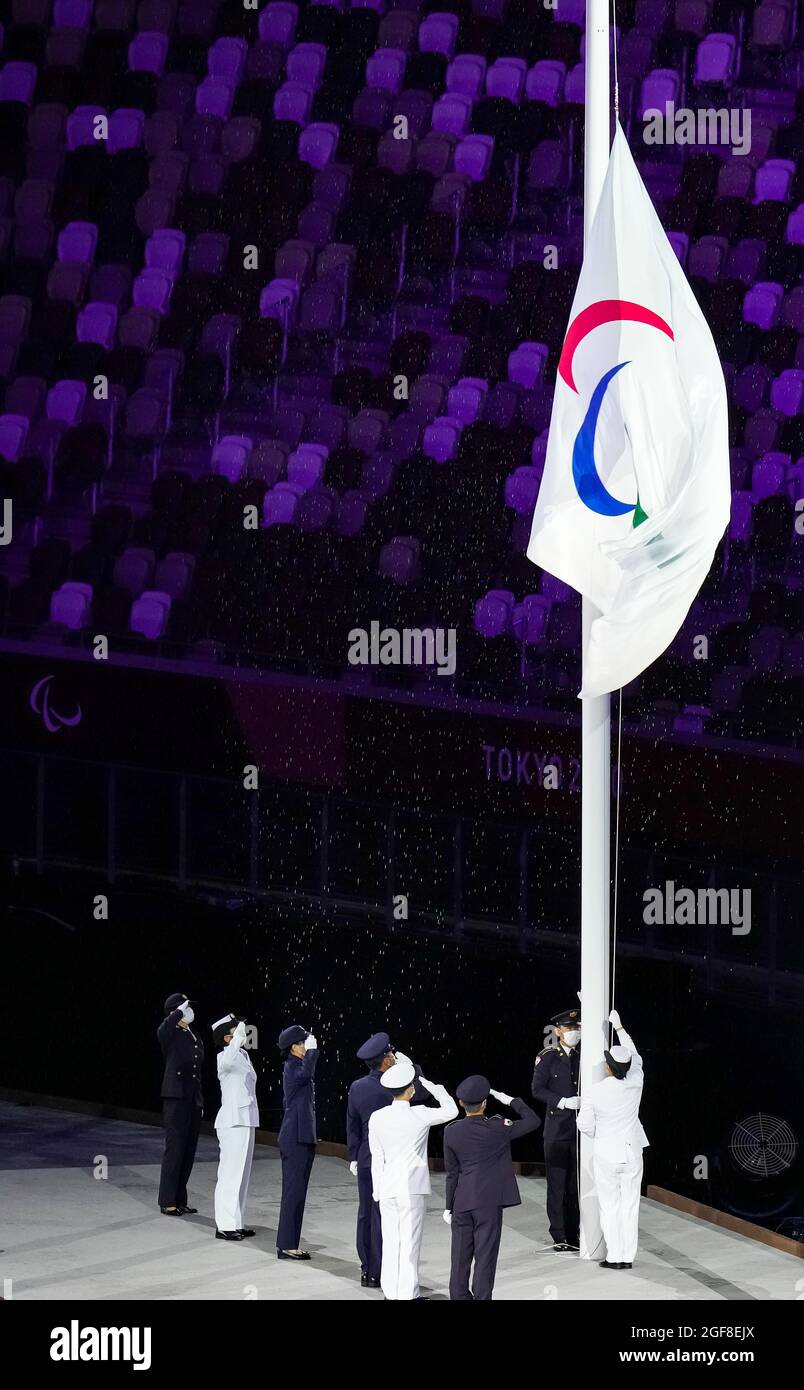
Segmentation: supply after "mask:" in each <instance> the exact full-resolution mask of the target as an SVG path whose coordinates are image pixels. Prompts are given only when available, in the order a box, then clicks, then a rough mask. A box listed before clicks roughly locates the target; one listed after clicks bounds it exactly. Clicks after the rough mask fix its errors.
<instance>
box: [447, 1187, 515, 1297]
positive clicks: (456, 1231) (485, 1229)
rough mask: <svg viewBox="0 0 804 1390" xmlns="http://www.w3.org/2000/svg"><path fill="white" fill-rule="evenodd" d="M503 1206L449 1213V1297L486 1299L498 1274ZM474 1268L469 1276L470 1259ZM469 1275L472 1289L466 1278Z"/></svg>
mask: <svg viewBox="0 0 804 1390" xmlns="http://www.w3.org/2000/svg"><path fill="white" fill-rule="evenodd" d="M502 1220H503V1209H502V1207H475V1209H474V1211H458V1212H453V1214H452V1261H451V1266H450V1275H449V1296H450V1298H451V1299H455V1300H457V1301H460V1300H463V1301H477V1300H489V1299H490V1298H491V1291H492V1289H493V1288H494V1276H495V1274H496V1273H497V1256H498V1255H499V1253H500V1236H501V1235H502ZM473 1260H474V1264H475V1270H474V1275H473V1276H472V1261H473ZM470 1276H471V1285H472V1287H471V1290H470V1287H469V1281H470Z"/></svg>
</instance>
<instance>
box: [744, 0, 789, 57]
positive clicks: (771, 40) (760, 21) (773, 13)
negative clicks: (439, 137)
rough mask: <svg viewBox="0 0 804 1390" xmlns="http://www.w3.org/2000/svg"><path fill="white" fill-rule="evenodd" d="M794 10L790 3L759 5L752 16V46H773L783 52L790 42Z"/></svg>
mask: <svg viewBox="0 0 804 1390" xmlns="http://www.w3.org/2000/svg"><path fill="white" fill-rule="evenodd" d="M792 27H793V10H792V7H791V6H790V5H788V4H784V3H779V4H773V3H771V4H767V3H763V4H761V5H758V6H757V8H756V9H755V10H754V13H753V15H752V18H751V46H752V47H753V48H759V49H763V48H772V49H777V50H779V51H780V52H781V50H782V49H783V48H785V47H786V46H787V45H788V43H789V42H790V38H791V32H792Z"/></svg>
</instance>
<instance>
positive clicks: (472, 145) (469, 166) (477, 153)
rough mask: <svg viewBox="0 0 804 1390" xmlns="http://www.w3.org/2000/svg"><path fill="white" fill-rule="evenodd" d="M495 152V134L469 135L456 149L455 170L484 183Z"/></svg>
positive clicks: (474, 180) (475, 181)
mask: <svg viewBox="0 0 804 1390" xmlns="http://www.w3.org/2000/svg"><path fill="white" fill-rule="evenodd" d="M493 154H494V137H493V135H467V136H465V138H464V139H463V140H461V141H460V143H459V144H458V145H457V146H456V149H455V172H456V174H466V175H467V177H468V178H470V179H471V180H472V181H473V182H474V183H482V181H483V180H484V179H485V177H486V175H487V174H488V171H489V168H490V166H491V160H492V156H493Z"/></svg>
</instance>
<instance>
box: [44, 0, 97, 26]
mask: <svg viewBox="0 0 804 1390" xmlns="http://www.w3.org/2000/svg"><path fill="white" fill-rule="evenodd" d="M92 8H93V3H92V0H54V4H53V26H54V28H56V29H88V28H89V26H90V24H91V22H92Z"/></svg>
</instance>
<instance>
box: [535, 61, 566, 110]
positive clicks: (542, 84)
mask: <svg viewBox="0 0 804 1390" xmlns="http://www.w3.org/2000/svg"><path fill="white" fill-rule="evenodd" d="M566 75H567V68H566V64H564V63H560V62H558V61H557V60H555V59H552V58H540V59H539V61H538V63H534V64H533V67H532V68H531V69H530V71H529V72H528V75H527V77H526V79H525V95H526V96H527V99H528V101H543V102H544V103H545V105H546V106H558V105H559V104H560V102H561V98H562V96H563V94H564V80H565V78H566Z"/></svg>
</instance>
